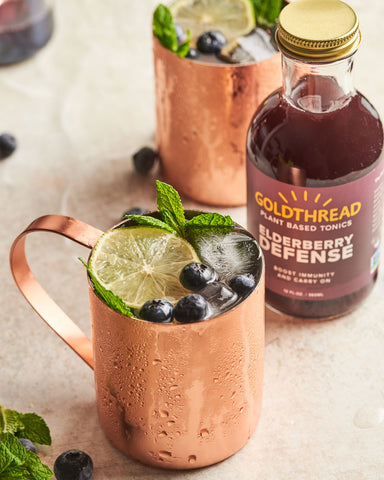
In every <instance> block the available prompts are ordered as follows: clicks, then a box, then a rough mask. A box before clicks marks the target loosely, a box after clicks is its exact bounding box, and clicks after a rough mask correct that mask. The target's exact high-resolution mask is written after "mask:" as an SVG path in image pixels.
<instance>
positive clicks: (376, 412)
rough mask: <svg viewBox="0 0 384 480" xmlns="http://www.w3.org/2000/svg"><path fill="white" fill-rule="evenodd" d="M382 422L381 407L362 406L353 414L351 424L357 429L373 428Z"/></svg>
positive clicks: (383, 410)
mask: <svg viewBox="0 0 384 480" xmlns="http://www.w3.org/2000/svg"><path fill="white" fill-rule="evenodd" d="M383 421H384V408H383V407H377V406H375V407H370V406H364V407H362V408H360V410H358V411H357V412H356V414H355V417H354V419H353V423H354V424H355V426H356V427H358V428H375V427H378V426H379V425H380V424H381V423H382V422H383Z"/></svg>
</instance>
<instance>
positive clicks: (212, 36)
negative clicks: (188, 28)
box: [196, 30, 227, 54]
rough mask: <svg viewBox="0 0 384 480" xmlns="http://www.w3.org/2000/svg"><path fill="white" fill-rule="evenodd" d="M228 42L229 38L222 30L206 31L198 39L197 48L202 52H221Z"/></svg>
mask: <svg viewBox="0 0 384 480" xmlns="http://www.w3.org/2000/svg"><path fill="white" fill-rule="evenodd" d="M226 43H227V39H226V38H225V37H224V35H223V34H222V33H221V32H218V31H215V30H213V31H211V32H205V33H203V34H202V35H200V37H199V38H198V39H197V44H196V46H197V49H198V50H199V51H200V52H201V53H214V54H217V53H220V50H221V49H222V48H223V47H224V45H225V44H226Z"/></svg>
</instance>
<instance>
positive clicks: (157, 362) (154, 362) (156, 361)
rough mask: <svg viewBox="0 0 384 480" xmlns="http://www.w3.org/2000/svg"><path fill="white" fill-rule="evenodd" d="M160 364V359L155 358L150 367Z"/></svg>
mask: <svg viewBox="0 0 384 480" xmlns="http://www.w3.org/2000/svg"><path fill="white" fill-rule="evenodd" d="M161 363H162V362H161V360H160V358H155V359H154V360H152V365H160V364H161Z"/></svg>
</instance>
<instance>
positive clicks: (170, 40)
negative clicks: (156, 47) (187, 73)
mask: <svg viewBox="0 0 384 480" xmlns="http://www.w3.org/2000/svg"><path fill="white" fill-rule="evenodd" d="M152 29H153V35H154V36H155V37H156V38H157V39H158V40H159V42H160V43H161V45H163V47H165V48H167V49H168V50H171V52H174V53H176V55H178V56H179V57H185V56H186V55H187V53H188V51H189V44H190V42H191V33H190V31H189V30H188V31H187V40H186V41H185V42H183V43H182V44H181V45H178V44H177V35H176V29H175V24H174V22H173V18H172V13H171V11H170V10H169V8H168V7H166V6H165V5H162V4H160V5H158V6H157V8H156V10H155V11H154V12H153V18H152Z"/></svg>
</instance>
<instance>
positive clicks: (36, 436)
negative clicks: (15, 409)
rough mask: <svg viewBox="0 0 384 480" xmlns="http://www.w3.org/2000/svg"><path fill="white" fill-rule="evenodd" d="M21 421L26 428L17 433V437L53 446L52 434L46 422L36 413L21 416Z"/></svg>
mask: <svg viewBox="0 0 384 480" xmlns="http://www.w3.org/2000/svg"><path fill="white" fill-rule="evenodd" d="M20 420H21V423H22V424H23V426H24V428H23V429H22V430H20V431H17V432H16V433H15V435H16V437H21V436H22V437H23V438H28V440H31V442H33V443H38V444H40V445H51V443H52V440H51V434H50V432H49V428H48V425H47V424H46V423H45V421H44V420H43V419H42V418H41V417H39V415H36V413H23V414H20Z"/></svg>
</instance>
